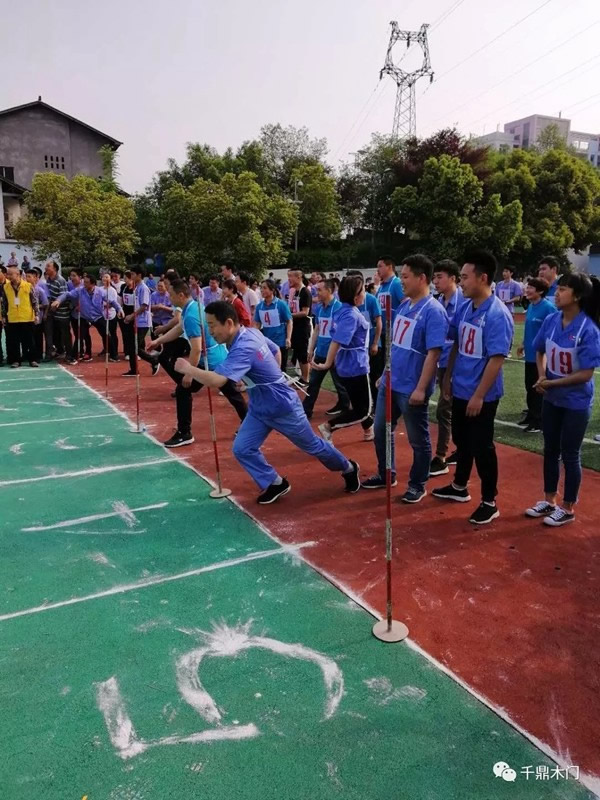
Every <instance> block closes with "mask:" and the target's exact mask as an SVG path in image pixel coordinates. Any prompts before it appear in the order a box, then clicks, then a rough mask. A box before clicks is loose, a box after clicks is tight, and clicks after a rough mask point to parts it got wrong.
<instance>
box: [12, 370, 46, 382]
mask: <svg viewBox="0 0 600 800" xmlns="http://www.w3.org/2000/svg"><path fill="white" fill-rule="evenodd" d="M55 372H56V375H37V374H36V373H33V374H31V375H19V376H18V377H17V376H15V377H14V378H0V383H14V382H15V381H36V380H37V381H55V380H56V379H57V378H59V377H61V375H60V373H59V372H58V370H55Z"/></svg>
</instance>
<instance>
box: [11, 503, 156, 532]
mask: <svg viewBox="0 0 600 800" xmlns="http://www.w3.org/2000/svg"><path fill="white" fill-rule="evenodd" d="M168 505H169V503H168V502H165V503H155V504H154V505H152V506H139V508H129V507H128V506H127V505H126V504H125V503H122V502H121V501H120V500H117V501H116V502H114V503H113V509H114V511H112V512H109V513H107V514H90V516H89V517H79V518H78V519H67V520H65V521H63V522H55V523H54V524H53V525H36V526H34V527H31V528H21V530H22V531H24V532H26V533H37V532H39V531H53V530H56V529H57V528H69V527H70V526H71V525H84V524H85V523H86V522H96V520H99V519H110V518H111V517H120V518H121V519H122V520H123V521H124V522H125V524H126V525H127V527H128V528H133V527H134V526H135V525H137V524H138V520H137V518H136V516H135V514H136V513H137V512H139V511H152V510H154V509H156V508H165V506H168Z"/></svg>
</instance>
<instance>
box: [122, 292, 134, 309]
mask: <svg viewBox="0 0 600 800" xmlns="http://www.w3.org/2000/svg"><path fill="white" fill-rule="evenodd" d="M123 304H124V305H126V306H133V305H135V300H134V295H132V294H127V293H126V292H123Z"/></svg>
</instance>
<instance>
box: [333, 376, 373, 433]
mask: <svg viewBox="0 0 600 800" xmlns="http://www.w3.org/2000/svg"><path fill="white" fill-rule="evenodd" d="M338 377H339V380H340V382H341V384H342V386H343V387H344V389H345V390H346V393H347V394H348V397H349V398H350V406H351V407H350V408H349V409H346V410H345V411H342V412H341V414H338V415H337V416H335V417H333V418H332V419H331V420H330V421H329V425H330V427H331V430H335V429H336V428H346V427H348V426H349V425H356V424H357V423H358V422H360V424H361V425H362V426H363V429H364V430H367V428H370V427H371V425H372V424H373V416H372V403H371V388H370V386H369V376H368V375H357V376H356V377H353V378H342V376H341V375H340V376H338Z"/></svg>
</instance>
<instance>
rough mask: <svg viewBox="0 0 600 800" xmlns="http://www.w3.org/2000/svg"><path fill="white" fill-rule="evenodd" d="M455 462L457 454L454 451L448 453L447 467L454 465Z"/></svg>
mask: <svg viewBox="0 0 600 800" xmlns="http://www.w3.org/2000/svg"><path fill="white" fill-rule="evenodd" d="M457 460H458V453H457V451H456V450H455V451H454V452H453V453H450V455H449V456H447V457H446V464H448V466H450V467H451V466H453V465H456V462H457Z"/></svg>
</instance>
